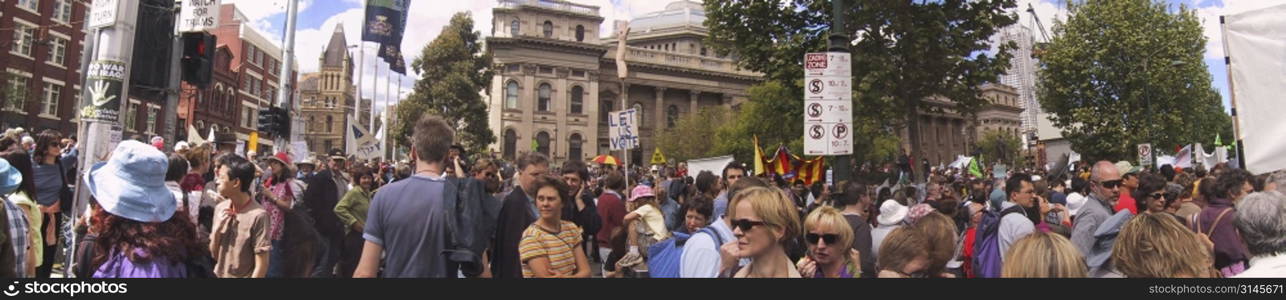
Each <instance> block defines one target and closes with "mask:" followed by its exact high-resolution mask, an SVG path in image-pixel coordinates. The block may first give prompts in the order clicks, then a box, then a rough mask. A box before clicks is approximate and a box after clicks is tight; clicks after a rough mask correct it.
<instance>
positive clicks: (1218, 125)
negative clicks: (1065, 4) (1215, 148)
mask: <svg viewBox="0 0 1286 300" xmlns="http://www.w3.org/2000/svg"><path fill="white" fill-rule="evenodd" d="M1171 8H1172V7H1171V6H1169V5H1167V4H1163V3H1156V2H1152V1H1149V0H1089V1H1084V2H1083V3H1081V4H1075V3H1073V4H1072V5H1071V6H1070V15H1069V16H1068V18H1067V22H1066V23H1061V22H1060V23H1057V24H1055V26H1054V33H1055V36H1054V40H1053V41H1052V43H1051V44H1050V45H1049V47H1048V49H1047V52H1046V53H1045V54H1044V55H1043V56H1042V57H1041V62H1042V68H1041V70H1040V71H1039V73H1038V74H1039V75H1038V80H1037V81H1038V82H1037V93H1038V94H1037V95H1038V96H1037V97H1038V98H1039V99H1040V103H1041V107H1043V108H1044V109H1045V111H1047V112H1049V113H1051V120H1052V121H1053V123H1054V126H1057V127H1058V128H1060V129H1061V130H1062V133H1063V136H1064V137H1066V138H1067V139H1068V140H1070V141H1071V142H1072V148H1073V150H1075V151H1076V152H1078V153H1081V154H1082V155H1085V157H1086V158H1087V159H1089V161H1093V160H1097V159H1107V160H1113V161H1116V160H1134V159H1136V154H1134V153H1135V152H1134V151H1135V147H1136V145H1137V144H1142V143H1152V144H1153V145H1154V146H1155V147H1157V148H1160V149H1173V147H1174V146H1175V145H1179V144H1188V143H1194V142H1206V143H1209V142H1210V141H1213V140H1214V137H1215V134H1216V133H1222V134H1225V136H1227V135H1226V134H1230V133H1231V132H1232V130H1231V127H1232V122H1231V119H1230V118H1229V117H1228V115H1227V114H1225V113H1224V112H1223V110H1222V106H1221V104H1220V99H1219V95H1218V94H1217V92H1216V91H1215V90H1214V89H1213V88H1212V87H1211V85H1210V81H1211V77H1210V73H1208V72H1207V70H1206V64H1205V62H1203V61H1202V57H1203V56H1204V55H1205V45H1206V38H1205V36H1203V35H1202V27H1201V21H1200V20H1199V19H1198V18H1197V15H1196V11H1195V10H1193V9H1189V8H1187V7H1185V6H1179V7H1178V8H1177V9H1171Z"/></svg>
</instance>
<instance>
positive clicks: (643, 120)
mask: <svg viewBox="0 0 1286 300" xmlns="http://www.w3.org/2000/svg"><path fill="white" fill-rule="evenodd" d="M645 114H646V112H645V111H643V103H639V102H634V115H636V116H638V117H637V119H634V120H635V121H638V122H639V126H640V127H642V126H646V125H647V117H645V116H644V115H645Z"/></svg>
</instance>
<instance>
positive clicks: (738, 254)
mask: <svg viewBox="0 0 1286 300" xmlns="http://www.w3.org/2000/svg"><path fill="white" fill-rule="evenodd" d="M728 208H729V213H728V216H727V217H728V218H729V219H731V220H732V222H731V224H732V227H733V229H732V233H733V234H734V235H736V237H737V240H736V241H732V242H728V243H727V244H724V245H723V246H722V247H720V250H721V251H722V252H723V255H724V256H725V257H735V258H739V259H749V260H750V263H749V264H747V265H745V266H744V267H738V266H736V265H735V263H732V264H730V261H729V260H724V272H723V274H721V276H720V277H725V278H728V277H731V278H801V277H802V276H800V274H799V271H798V270H797V269H796V268H795V265H794V264H791V262H790V257H787V256H786V243H787V242H788V241H790V240H791V239H794V238H796V237H797V236H799V232H800V231H802V229H801V228H800V227H801V226H800V223H799V213H798V212H797V211H796V210H795V204H794V203H792V202H790V200H786V197H785V196H784V195H783V194H782V193H781V190H778V189H775V188H764V187H754V188H750V189H746V190H744V191H740V192H737V194H736V196H735V197H734V198H733V199H732V200H731V201H729V203H728Z"/></svg>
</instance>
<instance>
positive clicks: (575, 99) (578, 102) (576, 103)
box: [572, 86, 585, 114]
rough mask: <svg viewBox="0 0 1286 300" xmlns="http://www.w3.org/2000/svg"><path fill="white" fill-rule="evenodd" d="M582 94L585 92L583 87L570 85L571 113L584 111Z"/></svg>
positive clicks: (583, 96)
mask: <svg viewBox="0 0 1286 300" xmlns="http://www.w3.org/2000/svg"><path fill="white" fill-rule="evenodd" d="M584 94H585V89H582V88H581V87H580V86H573V87H572V113H573V114H580V113H584V110H585V109H584V106H585V102H584V101H585V95H584Z"/></svg>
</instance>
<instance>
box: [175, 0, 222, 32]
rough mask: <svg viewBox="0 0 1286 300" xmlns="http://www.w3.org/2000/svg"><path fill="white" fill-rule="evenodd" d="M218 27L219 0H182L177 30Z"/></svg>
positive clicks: (194, 30) (195, 30)
mask: <svg viewBox="0 0 1286 300" xmlns="http://www.w3.org/2000/svg"><path fill="white" fill-rule="evenodd" d="M216 27H219V0H188V1H183V10H182V11H181V12H179V32H200V31H206V30H211V29H215V28H216Z"/></svg>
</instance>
